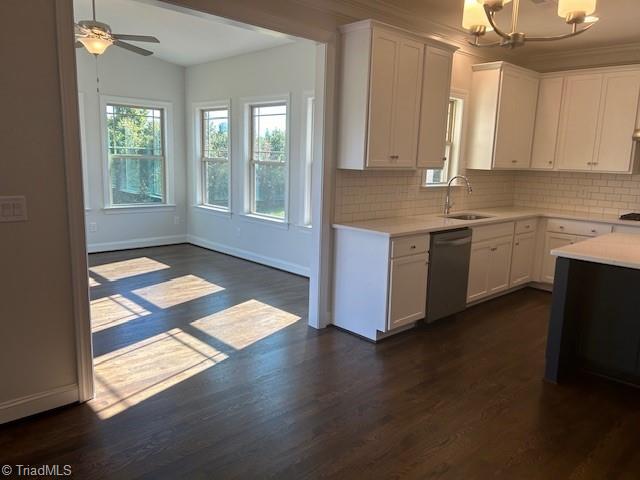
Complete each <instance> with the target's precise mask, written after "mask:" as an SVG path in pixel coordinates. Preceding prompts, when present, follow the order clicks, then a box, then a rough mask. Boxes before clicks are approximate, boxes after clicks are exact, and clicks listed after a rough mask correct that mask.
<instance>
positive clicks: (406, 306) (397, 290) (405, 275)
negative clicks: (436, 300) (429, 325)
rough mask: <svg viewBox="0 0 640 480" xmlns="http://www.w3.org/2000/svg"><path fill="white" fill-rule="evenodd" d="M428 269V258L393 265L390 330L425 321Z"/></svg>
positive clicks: (399, 260)
mask: <svg viewBox="0 0 640 480" xmlns="http://www.w3.org/2000/svg"><path fill="white" fill-rule="evenodd" d="M428 267H429V266H428V262H427V256H426V255H425V254H421V255H412V256H410V257H402V258H396V259H394V260H392V261H391V275H390V278H389V317H388V328H389V330H392V329H394V328H397V327H400V326H402V325H406V324H408V323H411V322H415V321H416V320H420V319H422V318H424V317H425V313H426V307H427V273H428Z"/></svg>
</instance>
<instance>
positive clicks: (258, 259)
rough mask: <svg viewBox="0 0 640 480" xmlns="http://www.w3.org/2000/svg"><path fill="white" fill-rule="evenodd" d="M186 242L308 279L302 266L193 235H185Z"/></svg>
mask: <svg viewBox="0 0 640 480" xmlns="http://www.w3.org/2000/svg"><path fill="white" fill-rule="evenodd" d="M187 242H188V243H192V244H193V245H197V246H198V247H203V248H207V249H209V250H214V251H216V252H220V253H226V254H227V255H231V256H233V257H238V258H242V259H244V260H249V261H251V262H255V263H260V264H262V265H267V266H268V267H273V268H277V269H279V270H284V271H285V272H291V273H295V274H296V275H301V276H303V277H307V278H308V277H309V276H310V272H309V268H308V267H303V266H302V265H298V264H295V263H291V262H285V261H283V260H279V259H277V258H273V257H265V256H263V255H259V254H257V253H254V252H250V251H248V250H242V249H240V248H236V247H231V246H229V245H224V244H221V243H217V242H212V241H211V240H207V239H205V238H202V237H196V236H195V235H187Z"/></svg>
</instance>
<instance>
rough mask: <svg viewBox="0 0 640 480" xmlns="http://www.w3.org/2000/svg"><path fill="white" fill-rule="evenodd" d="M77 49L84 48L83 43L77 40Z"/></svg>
mask: <svg viewBox="0 0 640 480" xmlns="http://www.w3.org/2000/svg"><path fill="white" fill-rule="evenodd" d="M76 48H82V43H80V42H78V41H77V40H76Z"/></svg>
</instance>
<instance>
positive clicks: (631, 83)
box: [593, 72, 640, 172]
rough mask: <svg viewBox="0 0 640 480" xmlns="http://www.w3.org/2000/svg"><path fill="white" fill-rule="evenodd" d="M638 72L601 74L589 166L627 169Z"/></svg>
mask: <svg viewBox="0 0 640 480" xmlns="http://www.w3.org/2000/svg"><path fill="white" fill-rule="evenodd" d="M639 93H640V72H619V73H610V74H607V75H605V77H604V83H603V87H602V107H601V109H600V110H601V114H600V123H599V127H598V130H599V134H600V135H599V138H598V147H597V155H596V157H595V160H594V164H593V169H594V170H598V171H604V172H628V171H630V170H631V150H632V148H633V141H632V139H631V136H632V135H633V131H634V130H635V128H636V119H637V116H638V95H639Z"/></svg>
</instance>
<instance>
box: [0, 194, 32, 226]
mask: <svg viewBox="0 0 640 480" xmlns="http://www.w3.org/2000/svg"><path fill="white" fill-rule="evenodd" d="M26 221H27V199H26V197H24V196H22V195H16V196H11V197H6V196H4V197H0V222H26Z"/></svg>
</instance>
